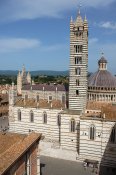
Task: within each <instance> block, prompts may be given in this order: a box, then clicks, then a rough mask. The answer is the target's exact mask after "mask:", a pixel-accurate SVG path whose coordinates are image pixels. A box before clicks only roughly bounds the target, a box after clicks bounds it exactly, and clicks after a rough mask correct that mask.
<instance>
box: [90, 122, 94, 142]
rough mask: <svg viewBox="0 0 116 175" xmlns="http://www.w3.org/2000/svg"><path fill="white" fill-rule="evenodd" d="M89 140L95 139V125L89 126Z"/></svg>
mask: <svg viewBox="0 0 116 175" xmlns="http://www.w3.org/2000/svg"><path fill="white" fill-rule="evenodd" d="M90 140H95V126H94V125H91V126H90Z"/></svg>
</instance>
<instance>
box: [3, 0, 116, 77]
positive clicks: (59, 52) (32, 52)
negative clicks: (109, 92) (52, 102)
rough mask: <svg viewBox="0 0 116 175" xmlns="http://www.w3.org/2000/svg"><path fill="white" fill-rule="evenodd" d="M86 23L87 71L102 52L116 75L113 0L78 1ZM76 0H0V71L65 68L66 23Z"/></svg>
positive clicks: (74, 11)
mask: <svg viewBox="0 0 116 175" xmlns="http://www.w3.org/2000/svg"><path fill="white" fill-rule="evenodd" d="M80 2H81V15H82V17H83V18H84V16H85V14H86V16H87V19H88V22H89V71H91V72H94V71H96V70H97V67H98V66H97V61H98V59H99V58H100V57H101V53H102V52H104V56H105V57H106V58H107V60H108V69H109V70H110V71H111V72H112V73H113V74H116V1H115V0H81V1H80ZM80 2H79V1H78V0H58V1H57V0H1V1H0V70H6V69H9V70H20V69H21V67H22V65H23V64H25V66H26V68H27V70H68V68H69V42H70V41H69V33H70V31H69V23H70V17H71V16H72V17H73V19H75V18H76V16H77V12H78V8H79V4H80Z"/></svg>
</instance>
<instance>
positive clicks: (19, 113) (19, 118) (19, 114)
mask: <svg viewBox="0 0 116 175" xmlns="http://www.w3.org/2000/svg"><path fill="white" fill-rule="evenodd" d="M18 121H21V110H20V109H19V110H18Z"/></svg>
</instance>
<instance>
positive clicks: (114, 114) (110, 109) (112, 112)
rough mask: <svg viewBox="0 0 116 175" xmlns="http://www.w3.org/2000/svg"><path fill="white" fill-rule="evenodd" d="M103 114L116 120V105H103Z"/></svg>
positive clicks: (106, 117) (111, 119) (107, 118)
mask: <svg viewBox="0 0 116 175" xmlns="http://www.w3.org/2000/svg"><path fill="white" fill-rule="evenodd" d="M104 114H105V116H104ZM101 115H102V116H104V118H105V119H106V120H110V121H116V105H112V106H109V105H108V106H107V107H103V108H102V110H101Z"/></svg>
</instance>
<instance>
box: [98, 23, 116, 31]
mask: <svg viewBox="0 0 116 175" xmlns="http://www.w3.org/2000/svg"><path fill="white" fill-rule="evenodd" d="M99 26H100V27H102V28H106V29H114V30H115V29H116V23H113V22H110V21H107V22H102V23H101V24H100V25H99Z"/></svg>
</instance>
